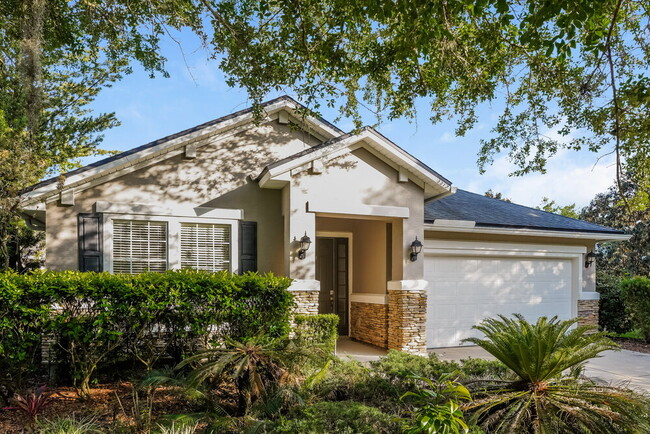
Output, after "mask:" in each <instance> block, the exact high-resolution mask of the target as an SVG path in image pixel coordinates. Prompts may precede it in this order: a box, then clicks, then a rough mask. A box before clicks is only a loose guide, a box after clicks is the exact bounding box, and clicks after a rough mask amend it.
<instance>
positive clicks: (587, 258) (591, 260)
mask: <svg viewBox="0 0 650 434" xmlns="http://www.w3.org/2000/svg"><path fill="white" fill-rule="evenodd" d="M596 256H597V255H596V254H595V253H594V252H589V253H587V254H586V255H585V268H589V267H591V264H593V263H594V261H595V260H596Z"/></svg>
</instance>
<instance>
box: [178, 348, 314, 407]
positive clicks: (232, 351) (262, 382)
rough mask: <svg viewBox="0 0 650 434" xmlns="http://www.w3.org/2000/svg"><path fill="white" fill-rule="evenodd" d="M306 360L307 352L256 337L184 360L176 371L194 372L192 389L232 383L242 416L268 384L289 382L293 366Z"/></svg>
mask: <svg viewBox="0 0 650 434" xmlns="http://www.w3.org/2000/svg"><path fill="white" fill-rule="evenodd" d="M309 357H310V355H309V353H308V352H307V350H306V349H300V348H297V347H295V346H294V345H293V344H292V343H287V342H285V341H280V340H270V339H268V338H265V337H257V338H251V339H248V340H247V341H245V342H237V341H232V340H230V341H228V342H226V344H225V345H224V346H222V347H218V348H211V349H207V350H205V351H202V352H200V353H198V354H196V355H194V356H192V357H189V358H187V359H186V360H184V361H183V362H182V363H180V364H179V365H178V367H179V368H182V367H183V366H185V365H190V366H192V367H193V368H194V369H193V370H192V372H191V374H190V377H189V378H190V380H191V382H192V383H193V384H195V385H198V384H200V383H203V382H205V381H207V380H211V379H229V380H232V381H233V383H234V385H235V387H236V388H237V392H238V395H239V396H238V410H239V412H240V413H241V414H244V413H246V411H247V410H248V409H249V407H250V405H251V403H252V402H253V401H255V400H256V399H258V398H259V397H260V396H262V395H263V394H264V393H265V392H266V390H267V388H268V387H269V386H270V385H271V384H273V383H278V382H288V381H290V380H291V379H292V374H293V373H294V372H295V370H296V369H297V368H296V366H297V365H299V364H300V362H301V361H304V360H305V359H307V358H309Z"/></svg>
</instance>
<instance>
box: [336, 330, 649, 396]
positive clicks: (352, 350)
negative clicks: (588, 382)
mask: <svg viewBox="0 0 650 434" xmlns="http://www.w3.org/2000/svg"><path fill="white" fill-rule="evenodd" d="M430 352H432V353H436V354H437V355H438V357H439V358H440V359H441V360H461V359H467V358H470V357H471V358H474V359H486V360H494V357H492V356H491V355H490V354H489V353H487V352H486V351H485V350H483V349H482V348H480V347H476V346H466V347H452V348H437V349H434V350H430ZM336 354H337V355H338V356H339V357H343V358H346V357H350V358H352V359H356V360H359V361H362V362H368V361H371V360H378V359H379V358H381V357H382V356H384V355H386V350H384V349H381V348H377V347H375V346H373V345H367V344H362V343H360V342H355V341H352V340H350V339H348V338H340V339H339V341H338V344H337V349H336ZM585 374H586V375H587V376H589V377H591V378H594V379H596V380H598V381H600V382H603V383H606V384H611V385H618V386H624V387H629V388H631V389H636V390H639V391H641V392H645V393H650V354H644V353H637V352H635V351H628V350H620V351H606V352H605V353H603V355H602V357H599V358H597V359H593V360H590V361H589V362H588V363H587V366H586V369H585Z"/></svg>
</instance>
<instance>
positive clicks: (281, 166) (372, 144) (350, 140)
mask: <svg viewBox="0 0 650 434" xmlns="http://www.w3.org/2000/svg"><path fill="white" fill-rule="evenodd" d="M360 147H363V148H365V149H367V150H369V151H370V152H371V153H373V154H374V155H375V156H377V157H379V158H380V159H381V160H383V161H384V162H386V163H387V164H389V165H390V166H392V167H394V168H395V169H396V170H398V171H399V172H400V174H401V175H403V176H404V177H408V179H410V180H411V181H413V182H415V183H416V184H418V185H420V186H422V187H423V188H424V190H425V196H426V197H440V196H441V195H446V194H450V193H452V192H453V191H455V189H454V188H453V187H452V186H451V182H450V181H449V180H448V179H446V178H445V177H443V176H441V175H440V174H439V173H438V172H436V171H435V170H433V169H431V168H430V167H429V166H427V165H426V164H424V163H423V162H421V161H420V160H418V159H417V158H415V157H413V156H412V155H411V154H409V153H408V152H406V151H405V150H403V149H402V148H400V147H399V146H397V145H396V144H395V143H393V142H392V141H390V140H389V139H387V138H386V137H385V136H383V135H382V134H380V133H378V132H377V131H375V130H374V129H373V128H370V127H364V128H363V129H362V130H361V131H360V132H358V133H356V134H355V133H347V134H343V135H340V136H338V137H335V138H333V139H331V140H328V141H326V142H323V143H321V144H319V145H316V146H314V147H312V148H310V149H305V150H303V151H301V152H298V153H296V154H294V155H291V156H289V157H286V158H283V159H281V160H278V161H276V162H274V163H271V164H269V165H268V166H266V167H265V168H264V170H263V171H262V172H261V173H260V174H259V175H258V176H257V180H258V181H259V183H260V186H262V187H270V188H280V187H281V186H282V185H283V183H284V182H286V181H287V180H288V178H287V177H286V174H287V173H291V171H293V170H296V169H297V168H300V167H306V165H309V164H310V163H313V162H315V161H318V160H321V159H332V158H336V157H338V156H340V155H342V154H344V153H348V152H351V151H353V150H355V149H358V148H360Z"/></svg>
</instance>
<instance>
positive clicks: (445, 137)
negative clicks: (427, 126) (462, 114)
mask: <svg viewBox="0 0 650 434" xmlns="http://www.w3.org/2000/svg"><path fill="white" fill-rule="evenodd" d="M438 140H439V141H441V142H442V143H452V142H455V141H456V140H458V137H456V135H455V134H452V133H450V132H448V131H447V132H444V133H443V134H442V136H440V138H439V139H438Z"/></svg>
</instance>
